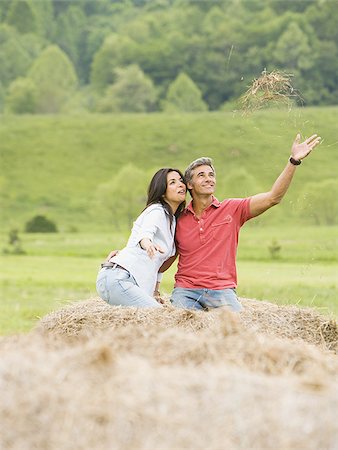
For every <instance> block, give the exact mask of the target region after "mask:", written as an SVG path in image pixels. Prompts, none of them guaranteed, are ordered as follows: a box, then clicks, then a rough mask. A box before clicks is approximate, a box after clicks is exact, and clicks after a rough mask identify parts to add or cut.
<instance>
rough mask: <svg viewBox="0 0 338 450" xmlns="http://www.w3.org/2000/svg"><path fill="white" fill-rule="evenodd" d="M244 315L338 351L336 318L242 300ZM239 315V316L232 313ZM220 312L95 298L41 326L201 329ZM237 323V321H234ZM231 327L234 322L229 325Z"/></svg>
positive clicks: (52, 329)
mask: <svg viewBox="0 0 338 450" xmlns="http://www.w3.org/2000/svg"><path fill="white" fill-rule="evenodd" d="M241 301H242V303H243V305H244V310H243V312H242V313H241V314H240V318H241V320H242V322H243V323H244V324H245V325H246V327H248V328H251V329H253V330H256V331H259V332H261V333H265V334H268V335H271V336H277V337H282V338H289V339H297V340H302V341H304V342H307V343H309V344H314V345H318V346H320V347H322V348H326V349H329V350H333V351H337V349H338V327H337V323H336V322H335V321H334V320H333V319H329V318H327V317H325V316H322V315H320V314H319V313H318V312H317V311H316V310H314V309H311V308H299V307H296V306H278V305H274V304H272V303H269V302H263V301H257V300H249V299H241ZM232 317H235V316H232ZM217 320H218V319H217V315H215V314H213V313H212V314H205V313H202V314H201V313H199V312H197V311H187V310H181V309H176V308H173V307H172V306H171V305H170V303H169V297H168V296H166V297H165V308H164V309H163V310H161V312H160V313H159V312H158V311H156V310H152V309H135V308H123V307H111V306H109V305H107V304H106V303H104V302H103V301H101V300H97V299H91V300H87V301H84V302H78V303H76V304H74V305H71V306H69V307H66V308H64V309H61V310H59V311H56V312H53V313H51V314H48V315H47V316H45V317H44V318H43V319H42V320H41V321H40V323H39V324H38V326H37V329H38V330H40V331H41V332H43V331H48V332H49V333H55V334H61V335H67V336H73V335H78V334H81V333H89V332H90V331H91V330H98V329H101V330H102V329H111V328H116V327H123V326H125V325H126V324H127V323H128V324H142V326H145V327H146V328H147V327H148V326H149V325H152V326H160V327H163V328H172V327H174V328H180V329H184V330H189V329H192V330H199V329H204V328H210V327H213V328H214V327H215V322H217ZM229 323H231V324H232V325H233V326H237V325H235V324H234V320H231V321H230V322H229ZM229 326H230V325H229Z"/></svg>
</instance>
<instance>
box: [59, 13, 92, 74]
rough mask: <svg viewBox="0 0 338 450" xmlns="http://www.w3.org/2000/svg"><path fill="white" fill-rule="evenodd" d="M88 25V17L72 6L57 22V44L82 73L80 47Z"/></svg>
mask: <svg viewBox="0 0 338 450" xmlns="http://www.w3.org/2000/svg"><path fill="white" fill-rule="evenodd" d="M85 24H86V16H85V15H84V13H83V11H82V9H81V8H80V7H78V6H71V7H70V8H68V9H67V11H65V12H64V13H62V14H60V15H59V16H58V18H57V21H56V27H55V38H54V40H55V43H56V44H57V45H58V46H59V47H60V48H61V49H62V50H63V51H64V52H65V53H66V54H67V55H68V56H69V58H70V59H71V61H72V62H73V64H74V65H75V67H77V71H78V72H80V67H79V61H80V45H81V41H82V40H83V37H84V36H83V34H84V29H85Z"/></svg>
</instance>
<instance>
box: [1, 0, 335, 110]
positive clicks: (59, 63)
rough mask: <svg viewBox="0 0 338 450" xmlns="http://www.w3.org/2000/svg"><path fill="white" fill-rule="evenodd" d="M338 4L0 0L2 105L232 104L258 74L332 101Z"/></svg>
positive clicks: (317, 101) (320, 101)
mask: <svg viewBox="0 0 338 450" xmlns="http://www.w3.org/2000/svg"><path fill="white" fill-rule="evenodd" d="M337 23H338V8H337V3H336V2H335V1H325V0H306V1H285V0H283V1H276V0H266V1H261V0H210V1H207V0H205V1H192V0H150V1H145V0H143V1H142V0H126V1H117V0H115V1H114V0H98V1H92V0H73V1H70V0H65V1H60V0H43V1H34V0H2V1H1V2H0V111H2V112H4V113H15V114H27V113H29V114H50V113H53V114H55V113H63V114H64V113H81V112H86V111H88V112H99V113H110V112H136V113H137V112H153V111H166V112H173V111H174V112H175V111H178V112H194V111H208V110H224V109H225V110H231V109H232V108H234V107H235V105H236V102H237V101H238V98H239V97H240V95H241V94H242V93H243V92H244V91H245V89H246V88H247V86H248V85H250V83H251V82H252V80H253V79H255V78H257V77H259V76H260V74H261V73H262V71H264V70H267V71H273V70H278V71H282V72H283V73H286V74H288V75H290V76H291V77H292V83H293V87H294V89H295V90H296V91H297V92H298V93H299V97H298V100H297V102H298V103H299V104H301V105H302V106H309V105H312V106H315V105H336V104H337V103H338V26H337Z"/></svg>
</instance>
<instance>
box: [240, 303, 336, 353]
mask: <svg viewBox="0 0 338 450" xmlns="http://www.w3.org/2000/svg"><path fill="white" fill-rule="evenodd" d="M241 302H242V304H243V306H244V310H243V312H242V313H241V319H242V321H243V322H244V324H245V325H246V326H247V327H249V328H251V329H254V330H257V331H259V332H261V333H265V334H269V335H272V336H279V337H282V338H289V339H300V340H303V341H304V342H308V343H309V344H314V345H318V346H319V347H322V348H324V349H328V350H332V351H334V352H337V350H338V327H337V321H336V320H334V319H333V318H330V317H326V316H323V315H322V314H319V313H318V311H317V310H315V309H313V308H300V307H298V306H294V305H290V306H285V305H275V304H273V303H269V302H264V301H261V300H260V301H258V300H252V299H241Z"/></svg>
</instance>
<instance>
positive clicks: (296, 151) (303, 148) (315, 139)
mask: <svg viewBox="0 0 338 450" xmlns="http://www.w3.org/2000/svg"><path fill="white" fill-rule="evenodd" d="M320 140H321V137H320V136H318V135H317V134H313V135H312V136H311V137H309V138H308V139H305V141H304V142H300V134H299V133H298V134H297V136H296V139H295V141H294V143H293V144H292V149H291V156H292V157H293V158H294V159H296V160H298V161H301V160H302V159H304V158H305V157H306V156H307V155H308V154H309V153H311V152H312V150H313V149H314V148H315V147H317V145H318V144H319V143H320Z"/></svg>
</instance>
